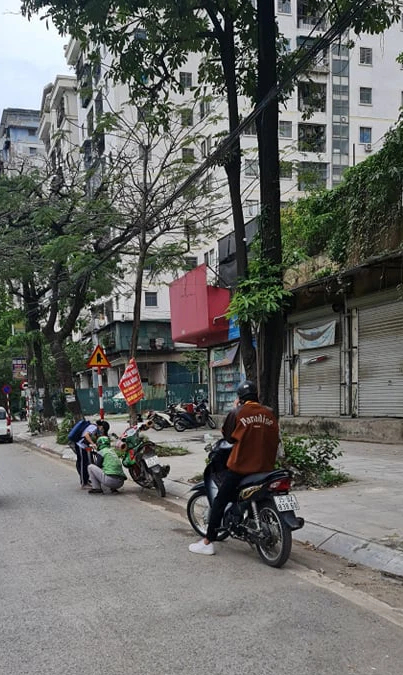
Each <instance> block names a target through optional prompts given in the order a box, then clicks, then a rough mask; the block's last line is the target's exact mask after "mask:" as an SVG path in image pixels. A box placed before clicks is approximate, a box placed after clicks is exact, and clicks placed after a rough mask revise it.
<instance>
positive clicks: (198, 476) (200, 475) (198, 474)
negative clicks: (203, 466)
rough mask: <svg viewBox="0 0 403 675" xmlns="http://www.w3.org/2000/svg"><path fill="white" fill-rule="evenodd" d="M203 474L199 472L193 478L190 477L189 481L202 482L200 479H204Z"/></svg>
mask: <svg viewBox="0 0 403 675" xmlns="http://www.w3.org/2000/svg"><path fill="white" fill-rule="evenodd" d="M203 477H204V476H203V474H202V473H197V474H196V475H195V476H193V477H192V478H188V483H200V481H202V480H203Z"/></svg>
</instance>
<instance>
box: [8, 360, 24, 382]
mask: <svg viewBox="0 0 403 675" xmlns="http://www.w3.org/2000/svg"><path fill="white" fill-rule="evenodd" d="M11 366H12V369H13V378H14V380H25V378H26V376H27V373H28V366H27V359H25V358H22V357H21V358H15V359H12V361H11Z"/></svg>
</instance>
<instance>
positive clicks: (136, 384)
mask: <svg viewBox="0 0 403 675" xmlns="http://www.w3.org/2000/svg"><path fill="white" fill-rule="evenodd" d="M119 389H120V391H121V392H122V394H123V396H124V397H125V399H126V403H127V405H134V404H135V403H137V401H140V400H141V399H142V398H144V392H143V385H142V383H141V378H140V373H139V370H138V367H137V363H136V361H135V360H134V359H130V361H129V363H128V364H127V366H126V370H125V372H124V373H123V375H122V378H121V380H120V382H119Z"/></svg>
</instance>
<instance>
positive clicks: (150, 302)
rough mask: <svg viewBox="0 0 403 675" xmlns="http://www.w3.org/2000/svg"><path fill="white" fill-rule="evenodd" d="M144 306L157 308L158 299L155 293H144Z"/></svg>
mask: <svg viewBox="0 0 403 675" xmlns="http://www.w3.org/2000/svg"><path fill="white" fill-rule="evenodd" d="M144 295H145V305H146V307H157V306H158V303H157V300H158V297H157V293H156V292H155V291H145V294H144Z"/></svg>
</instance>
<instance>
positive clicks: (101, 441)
mask: <svg viewBox="0 0 403 675" xmlns="http://www.w3.org/2000/svg"><path fill="white" fill-rule="evenodd" d="M110 447H111V441H110V439H109V438H108V436H100V437H99V438H98V440H97V449H98V450H104V448H110Z"/></svg>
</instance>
